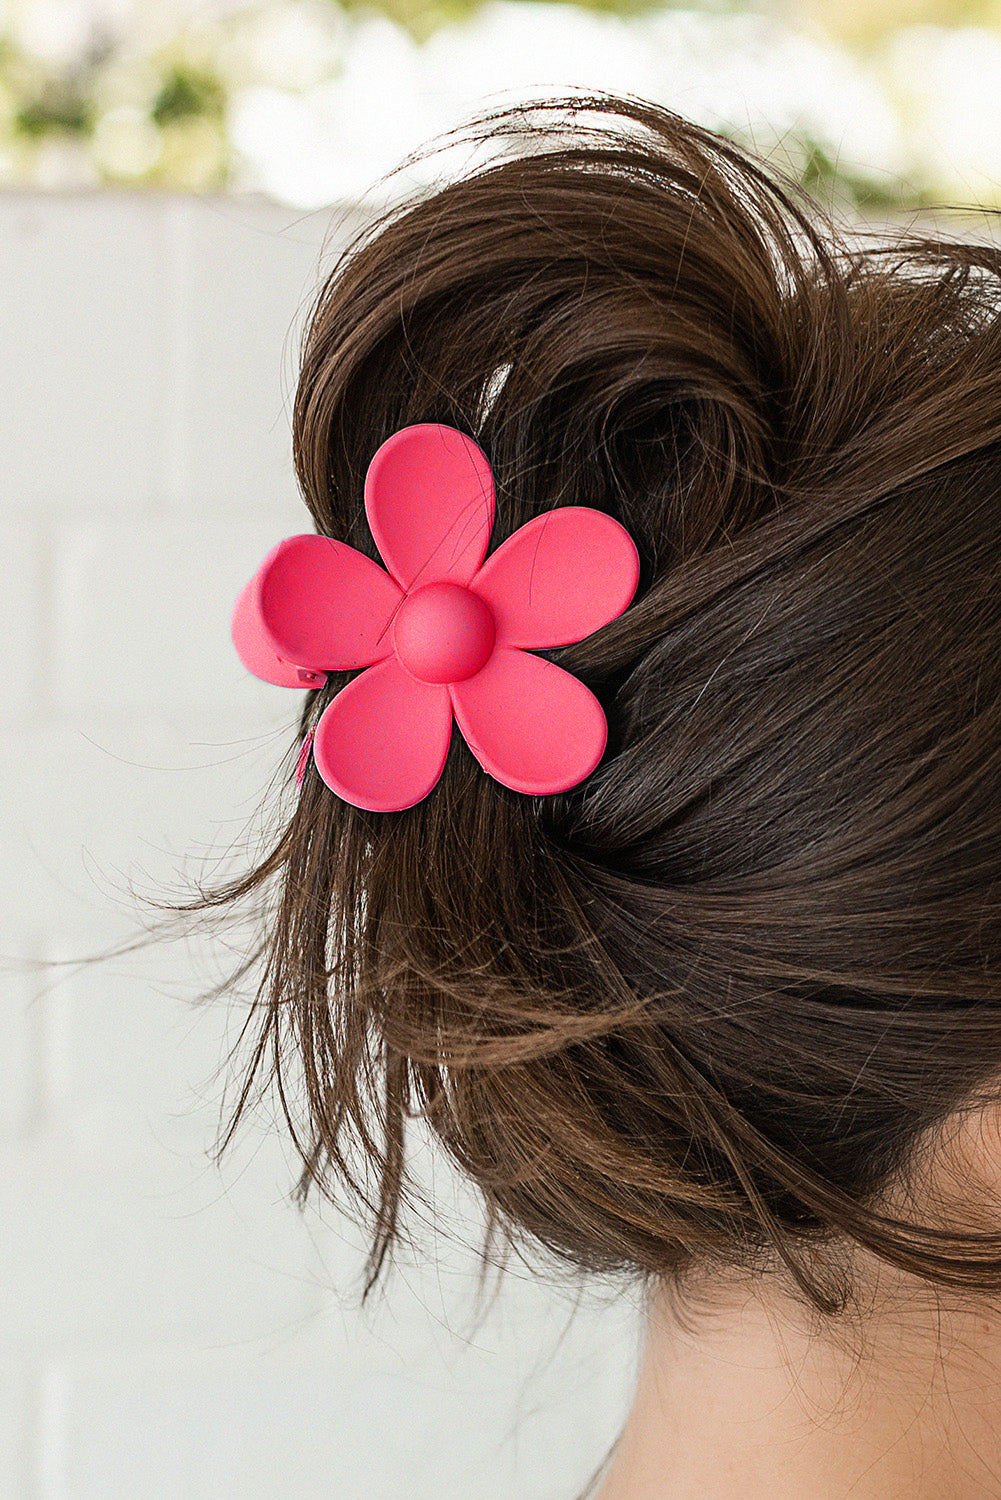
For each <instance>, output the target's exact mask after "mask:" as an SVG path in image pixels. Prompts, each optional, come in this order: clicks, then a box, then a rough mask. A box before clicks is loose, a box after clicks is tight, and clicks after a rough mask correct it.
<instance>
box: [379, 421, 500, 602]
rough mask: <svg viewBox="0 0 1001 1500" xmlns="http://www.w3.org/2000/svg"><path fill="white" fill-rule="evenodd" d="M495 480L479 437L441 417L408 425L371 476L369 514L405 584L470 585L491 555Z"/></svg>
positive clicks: (386, 557) (382, 551) (384, 553)
mask: <svg viewBox="0 0 1001 1500" xmlns="http://www.w3.org/2000/svg"><path fill="white" fill-rule="evenodd" d="M494 508H495V499H494V481H493V475H492V474H491V472H490V464H489V462H488V460H487V456H486V454H485V453H484V452H483V450H482V448H480V447H479V445H478V444H477V443H474V442H473V439H472V438H470V437H467V436H466V434H465V433H464V432H459V431H458V430H457V429H456V428H455V427H445V426H443V425H442V424H441V423H440V422H418V423H416V424H415V425H414V426H412V427H401V428H400V429H399V431H398V432H394V433H393V434H392V436H391V437H388V438H387V439H386V441H385V442H384V443H383V444H382V446H381V447H380V448H378V449H377V450H376V453H375V456H374V458H373V459H372V462H371V463H370V464H369V466H368V471H367V473H366V475H365V513H366V515H367V516H368V524H369V527H370V528H371V531H372V536H373V537H374V538H375V544H376V546H377V547H378V549H379V556H380V557H381V558H382V560H383V562H384V563H385V565H386V567H387V568H388V569H389V571H390V573H392V575H393V577H394V578H395V579H396V581H397V583H398V584H399V585H400V587H401V588H403V589H406V590H410V589H411V588H423V586H424V584H426V583H438V582H440V581H442V580H446V579H447V580H450V581H451V582H453V583H462V584H467V583H468V582H469V580H470V579H471V578H472V576H473V574H474V573H475V572H476V570H477V568H478V567H479V566H480V563H481V562H482V561H483V559H484V557H485V556H486V553H487V546H488V544H489V541H490V533H491V531H492V530H493V524H494Z"/></svg>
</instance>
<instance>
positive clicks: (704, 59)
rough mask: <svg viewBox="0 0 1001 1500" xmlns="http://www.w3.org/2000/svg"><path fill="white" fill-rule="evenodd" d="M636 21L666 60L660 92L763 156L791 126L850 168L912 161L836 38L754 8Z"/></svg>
mask: <svg viewBox="0 0 1001 1500" xmlns="http://www.w3.org/2000/svg"><path fill="white" fill-rule="evenodd" d="M634 24H635V25H637V26H638V27H639V28H640V29H641V30H642V31H643V32H644V33H645V35H646V37H647V38H648V46H649V48H650V52H651V54H652V56H653V57H655V58H656V60H657V65H658V76H657V83H656V92H655V97H657V98H658V99H659V100H661V101H662V102H664V103H666V104H668V105H669V106H670V107H671V108H674V109H677V110H678V111H679V113H681V114H685V115H687V116H688V117H689V118H690V119H693V120H696V121H698V122H699V123H700V124H703V125H706V126H708V127H709V128H710V129H726V130H732V131H734V132H735V133H739V134H740V135H742V136H744V137H747V138H749V139H750V140H751V141H752V142H753V144H754V145H755V147H756V148H757V149H758V150H760V151H761V152H762V153H764V154H772V153H777V148H780V147H784V145H785V140H786V137H787V136H788V135H789V134H790V133H793V134H796V135H798V136H800V137H803V138H805V137H809V138H810V139H811V140H812V141H814V142H816V143H817V144H822V145H823V146H825V147H826V149H827V150H828V151H829V153H830V154H831V156H832V157H834V158H836V159H837V161H838V162H839V164H840V165H841V166H842V167H844V168H850V169H852V170H853V171H856V172H858V173H860V174H862V175H865V176H868V177H872V178H877V177H879V176H882V175H885V176H889V177H893V176H895V175H896V173H897V172H898V170H900V169H901V168H902V167H903V166H904V165H905V163H906V159H907V156H906V147H905V142H904V139H903V135H902V132H901V128H900V121H899V119H898V117H897V114H896V112H895V111H894V109H893V108H892V106H891V105H890V103H889V102H888V101H887V99H886V97H885V96H884V94H883V92H882V90H881V89H880V87H879V85H878V83H877V82H876V81H875V80H873V79H872V78H870V77H868V76H867V74H866V72H865V70H864V69H863V67H862V65H861V64H860V62H859V61H858V60H857V59H856V58H854V57H853V56H852V55H851V53H850V52H848V51H846V50H845V49H844V48H842V47H839V46H837V45H836V44H835V43H834V42H832V41H830V40H829V39H828V38H826V37H821V36H816V37H814V36H811V35H809V34H808V33H807V32H805V31H796V30H793V29H792V28H791V27H789V26H786V25H784V24H782V23H781V22H779V21H777V20H774V19H772V18H771V17H768V16H764V15H756V14H754V13H750V12H749V13H745V14H743V15H722V16H721V15H706V14H705V13H702V12H699V11H694V10H689V11H671V10H665V11H659V12H655V13H653V14H651V15H645V16H641V17H639V18H637V20H636V22H635V23H634ZM800 149H801V148H800ZM789 154H790V156H791V157H794V156H795V154H796V148H795V147H790V148H789Z"/></svg>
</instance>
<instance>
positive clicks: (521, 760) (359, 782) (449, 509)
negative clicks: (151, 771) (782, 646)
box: [233, 422, 640, 812]
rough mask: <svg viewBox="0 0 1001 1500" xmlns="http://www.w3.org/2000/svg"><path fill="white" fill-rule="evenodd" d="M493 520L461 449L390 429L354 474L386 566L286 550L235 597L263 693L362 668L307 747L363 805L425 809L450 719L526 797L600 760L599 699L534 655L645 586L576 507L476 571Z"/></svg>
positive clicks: (429, 429) (338, 546) (632, 549)
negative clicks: (264, 684)
mask: <svg viewBox="0 0 1001 1500" xmlns="http://www.w3.org/2000/svg"><path fill="white" fill-rule="evenodd" d="M494 510H495V496H494V486H493V477H492V475H491V472H490V465H489V463H488V461H487V458H486V455H485V454H484V453H483V451H482V449H481V448H480V447H479V446H478V445H477V444H476V443H475V442H474V441H473V439H472V438H470V437H467V436H466V435H465V434H464V433H462V432H459V431H458V430H457V429H455V428H453V427H446V426H443V425H441V424H440V423H434V422H424V423H418V424H416V425H414V426H412V427H404V428H401V429H400V430H399V431H398V432H395V433H393V434H392V435H391V436H390V437H388V438H387V439H386V441H385V442H384V443H383V444H382V445H381V447H380V448H379V449H378V450H377V452H376V454H375V456H374V457H373V459H372V461H371V463H370V464H369V467H368V471H367V473H366V476H365V511H366V515H367V517H368V522H369V527H370V529H371V532H372V536H373V538H374V540H375V542H376V545H377V547H378V549H379V553H380V556H381V557H382V559H383V561H384V562H385V564H386V568H385V569H383V568H381V567H379V565H378V564H377V563H375V562H373V561H372V559H371V558H369V557H367V556H365V554H363V553H361V552H358V551H357V550H356V549H355V548H353V547H350V546H348V545H347V543H344V542H338V541H335V540H333V539H332V538H329V537H320V536H315V535H312V534H308V535H303V536H296V537H289V538H287V539H286V540H285V541H284V542H280V543H279V544H278V546H277V547H275V548H274V549H273V550H272V551H271V552H270V553H269V554H268V556H267V557H266V558H265V560H264V562H263V563H262V564H261V567H260V568H259V569H258V571H257V573H256V574H255V575H254V578H253V579H251V581H250V583H249V584H248V585H247V587H246V588H245V589H244V590H243V591H242V593H241V594H240V597H239V599H238V600H237V604H236V608H235V609H234V612H233V640H234V643H235V645H236V648H237V651H238V653H239V655H240V658H241V660H242V661H243V663H244V665H245V666H246V667H247V668H248V670H249V671H251V672H254V673H255V674H256V675H257V676H259V677H263V678H264V679H265V680H266V681H268V682H275V683H279V684H280V685H282V686H289V687H295V686H304V685H305V686H309V685H311V684H310V683H308V682H307V683H303V682H302V676H303V675H308V674H310V673H312V674H314V676H316V675H322V674H323V673H324V672H327V671H343V670H348V669H349V668H352V667H363V668H365V670H364V671H362V672H360V673H359V675H358V676H357V677H355V678H353V679H352V681H350V682H349V683H348V684H347V686H346V687H344V688H342V689H341V690H340V692H338V693H337V695H336V696H335V697H334V698H333V700H332V701H331V702H330V703H328V704H327V707H326V708H325V709H324V711H323V713H322V714H321V716H320V718H319V721H318V722H317V724H316V726H315V730H314V733H313V739H312V746H311V748H312V754H313V761H314V763H315V765H316V767H317V769H318V771H319V773H320V776H321V777H322V778H323V780H324V781H325V782H326V784H327V785H328V786H329V787H330V788H331V789H332V790H333V791H334V792H336V793H337V794H338V796H340V797H343V798H344V800H345V801H347V802H350V803H352V804H353V805H354V806H356V807H363V808H367V809H369V810H370V811H373V812H390V811H400V810H402V809H403V808H406V807H411V806H413V805H414V803H416V802H419V801H421V799H422V798H424V797H426V796H427V795H428V793H429V792H430V791H431V790H432V788H433V787H434V786H435V784H436V783H437V781H438V779H439V777H440V776H441V773H442V770H443V769H444V765H445V760H446V758H447V756H448V750H449V745H450V743H451V734H452V722H453V719H454V720H455V722H456V723H457V724H458V726H459V729H460V732H461V733H462V735H463V738H464V739H465V740H466V743H467V744H468V745H469V748H470V750H471V751H472V753H473V755H474V756H475V757H476V759H477V761H478V762H479V764H480V765H481V766H482V768H483V769H484V771H486V772H487V774H488V775H490V776H493V777H494V778H495V779H496V780H497V781H499V782H501V783H502V784H503V785H504V786H507V787H510V788H511V789H512V790H514V791H518V792H524V793H527V794H531V795H535V796H543V795H549V794H551V793H554V792H561V791H567V790H568V789H569V788H570V787H572V786H576V785H577V784H578V782H580V781H583V779H584V778H585V777H586V776H588V775H590V773H591V772H592V771H593V770H594V769H595V767H596V766H597V764H598V762H599V761H600V760H601V757H602V755H603V754H604V752H605V746H606V743H607V738H608V726H607V723H606V721H605V715H604V712H603V710H602V707H601V705H600V703H599V702H598V700H597V698H596V697H595V696H594V694H593V693H592V692H591V691H590V689H589V688H587V687H585V685H584V684H583V683H582V682H581V681H580V680H579V678H576V677H574V676H573V675H572V674H571V673H569V672H567V671H565V670H564V669H563V668H562V667H559V666H557V665H556V664H555V663H554V662H550V661H547V660H546V659H545V658H544V657H539V656H533V655H531V654H530V650H531V649H533V648H534V649H541V648H546V647H551V646H563V645H567V644H569V643H570V642H571V641H579V640H582V639H583V638H584V637H585V636H587V635H590V634H591V633H592V632H593V631H595V630H597V629H599V628H600V627H601V626H602V625H605V624H607V623H608V622H609V621H610V620H613V619H614V618H615V617H616V616H617V615H620V614H621V613H622V612H623V611H624V610H625V609H626V608H627V607H628V605H629V603H630V602H631V600H632V598H633V596H634V594H635V592H636V587H637V584H638V581H639V570H640V564H639V553H638V551H637V549H636V545H635V543H634V542H633V539H632V537H631V536H630V535H629V533H628V532H627V531H626V530H625V528H624V527H623V526H621V525H620V524H619V522H618V521H616V520H614V518H613V517H611V516H609V515H607V514H606V513H605V512H604V511H598V510H593V509H590V508H589V507H586V506H578V505H570V506H563V507H560V508H559V509H556V510H551V511H548V512H546V514H544V515H541V516H536V517H534V519H533V520H531V521H529V522H527V523H526V524H525V525H524V526H522V527H519V529H518V530H517V531H515V532H514V533H513V534H512V535H511V536H509V537H508V538H507V539H506V540H505V541H504V542H502V543H501V545H500V546H499V547H498V548H497V549H496V551H495V552H493V553H492V554H491V556H490V557H489V558H487V557H486V552H487V547H488V545H489V540H490V533H491V530H492V528H493V520H494ZM387 570H388V571H387ZM303 748H304V751H305V755H304V757H303V758H302V759H301V762H300V767H299V769H300V770H302V771H303V772H304V769H305V764H306V760H307V759H308V754H309V751H308V749H306V747H305V745H304V747H303Z"/></svg>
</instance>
